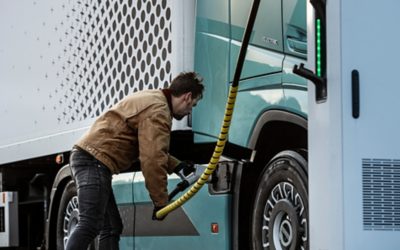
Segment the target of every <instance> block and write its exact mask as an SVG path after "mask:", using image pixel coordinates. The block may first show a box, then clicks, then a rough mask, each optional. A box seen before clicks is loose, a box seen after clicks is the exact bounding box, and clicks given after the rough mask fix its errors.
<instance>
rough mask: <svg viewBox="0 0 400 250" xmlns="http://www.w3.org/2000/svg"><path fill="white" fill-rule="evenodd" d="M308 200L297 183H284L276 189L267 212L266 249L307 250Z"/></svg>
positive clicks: (263, 238)
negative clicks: (297, 186) (300, 191)
mask: <svg viewBox="0 0 400 250" xmlns="http://www.w3.org/2000/svg"><path fill="white" fill-rule="evenodd" d="M305 205H306V203H305V202H304V199H303V198H302V196H301V195H300V193H299V192H298V190H297V189H296V187H295V186H293V184H291V183H289V182H280V183H278V184H277V185H275V187H274V188H273V189H272V191H271V193H270V196H269V197H268V199H267V201H266V203H265V206H264V212H263V220H262V232H261V234H262V237H261V238H262V249H268V250H269V249H275V250H292V249H293V250H297V249H301V250H305V249H306V244H307V241H308V236H307V225H308V221H307V211H306V207H305Z"/></svg>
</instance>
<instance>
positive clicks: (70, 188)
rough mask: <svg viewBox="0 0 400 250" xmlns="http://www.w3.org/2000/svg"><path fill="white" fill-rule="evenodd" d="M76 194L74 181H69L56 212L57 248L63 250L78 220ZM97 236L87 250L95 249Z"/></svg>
mask: <svg viewBox="0 0 400 250" xmlns="http://www.w3.org/2000/svg"><path fill="white" fill-rule="evenodd" d="M78 207H79V204H78V196H77V191H76V186H75V182H74V181H73V180H71V181H69V182H68V183H67V185H66V186H65V188H64V192H63V194H62V196H61V200H60V207H59V210H58V214H57V250H64V249H65V245H66V243H67V240H68V238H69V236H70V235H71V233H72V232H73V230H74V229H75V227H76V225H77V224H78V220H79V211H78ZM96 243H97V238H96V239H95V240H94V242H93V243H92V244H91V245H90V246H89V247H88V250H96V249H98V247H97V244H96Z"/></svg>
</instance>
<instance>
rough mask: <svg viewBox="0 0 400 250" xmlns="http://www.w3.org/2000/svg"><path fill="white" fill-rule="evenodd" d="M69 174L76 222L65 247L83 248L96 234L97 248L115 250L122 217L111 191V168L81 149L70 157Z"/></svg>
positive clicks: (74, 151)
mask: <svg viewBox="0 0 400 250" xmlns="http://www.w3.org/2000/svg"><path fill="white" fill-rule="evenodd" d="M70 167H71V171H72V176H73V178H74V180H75V184H76V186H77V190H78V202H79V222H78V224H77V226H76V227H75V230H74V231H73V232H72V234H71V235H70V237H69V239H68V242H67V246H66V247H65V249H66V250H80V249H82V250H87V248H88V246H89V245H90V243H91V242H92V241H93V240H94V238H96V236H97V235H99V249H100V250H103V249H107V250H115V249H119V238H120V234H121V232H122V228H123V225H122V220H121V217H120V214H119V211H118V207H117V204H116V202H115V197H114V194H113V191H112V186H111V180H112V174H111V171H110V170H109V169H108V168H107V167H106V166H104V165H103V164H102V163H101V162H99V161H98V160H96V159H95V158H94V157H93V156H91V155H90V154H88V153H86V152H85V151H83V150H81V149H73V150H72V152H71V157H70Z"/></svg>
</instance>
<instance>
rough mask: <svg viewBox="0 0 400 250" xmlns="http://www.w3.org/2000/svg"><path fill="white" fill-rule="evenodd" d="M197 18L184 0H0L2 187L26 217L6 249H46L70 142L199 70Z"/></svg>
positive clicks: (6, 244) (0, 146)
mask: <svg viewBox="0 0 400 250" xmlns="http://www.w3.org/2000/svg"><path fill="white" fill-rule="evenodd" d="M194 16H195V15H194V1H187V0H185V1H183V0H173V1H169V0H168V1H167V0H162V1H158V0H157V1H156V0H152V1H150V0H149V1H144V0H138V1H136V0H135V1H133V0H128V1H109V0H106V1H68V0H61V1H49V0H41V1H37V0H32V1H27V0H22V1H12V0H1V1H0V34H1V39H0V86H1V92H0V117H1V125H0V191H4V192H6V191H7V192H9V191H13V192H16V193H18V200H17V201H15V200H14V202H18V207H19V218H20V222H19V223H20V227H19V229H20V230H19V232H17V233H18V234H19V241H17V242H15V241H12V244H11V243H4V244H2V243H1V242H0V246H17V247H20V248H21V249H34V248H36V247H39V246H42V247H44V245H45V244H44V243H43V242H42V241H43V240H42V239H43V234H44V231H45V230H44V228H43V225H44V222H45V219H46V217H47V215H48V214H47V213H48V211H47V210H48V200H49V194H50V189H51V185H52V183H53V180H54V178H55V176H56V174H57V172H58V171H59V169H60V167H61V166H62V165H65V163H66V162H67V161H68V152H69V150H70V149H71V147H72V145H73V143H74V142H75V141H76V140H77V139H78V138H79V137H80V136H81V134H82V133H83V132H84V131H85V130H86V129H87V128H88V126H89V125H90V124H91V123H92V122H93V120H94V119H95V118H96V117H97V116H98V115H99V114H101V113H102V112H103V111H104V110H106V109H107V108H108V107H110V106H111V105H113V104H114V103H116V102H117V101H118V100H120V99H121V98H123V97H124V96H126V95H128V94H129V93H132V92H135V91H139V90H143V89H157V88H163V87H166V86H168V84H169V82H170V80H171V77H173V76H174V75H176V74H177V73H178V72H180V71H185V70H192V69H193V46H194V41H193V36H194V25H193V24H194ZM184 125H185V123H181V124H178V125H176V127H177V128H181V127H182V126H184ZM56 157H57V162H56V161H55V159H56ZM15 197H17V196H15ZM7 211H8V210H7ZM1 215H2V217H1V218H0V220H1V223H3V222H5V221H8V218H5V216H6V213H2V214H1ZM5 233H9V232H0V241H3V240H2V239H3V238H2V236H1V235H2V234H5ZM12 233H13V234H15V232H14V231H13V232H12Z"/></svg>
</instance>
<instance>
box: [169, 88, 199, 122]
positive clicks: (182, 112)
mask: <svg viewBox="0 0 400 250" xmlns="http://www.w3.org/2000/svg"><path fill="white" fill-rule="evenodd" d="M179 99H180V101H179V103H178V105H177V106H176V107H175V109H174V114H173V115H174V118H175V119H177V120H181V119H182V118H183V117H185V116H186V115H188V114H189V113H190V112H192V108H193V107H195V106H196V105H197V102H198V101H199V100H200V96H199V97H197V98H192V93H190V92H188V93H185V94H183V95H182V96H180V97H179Z"/></svg>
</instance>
